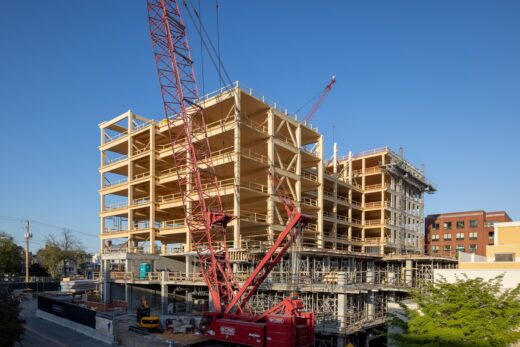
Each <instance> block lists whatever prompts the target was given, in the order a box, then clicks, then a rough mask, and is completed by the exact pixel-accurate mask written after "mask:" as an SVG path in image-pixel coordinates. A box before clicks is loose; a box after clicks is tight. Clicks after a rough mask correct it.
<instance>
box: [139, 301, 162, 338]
mask: <svg viewBox="0 0 520 347" xmlns="http://www.w3.org/2000/svg"><path fill="white" fill-rule="evenodd" d="M137 328H139V329H144V330H147V331H160V330H161V320H160V319H159V316H151V315H150V306H148V303H147V302H146V297H145V296H144V295H143V296H142V297H141V303H140V304H139V307H138V308H137Z"/></svg>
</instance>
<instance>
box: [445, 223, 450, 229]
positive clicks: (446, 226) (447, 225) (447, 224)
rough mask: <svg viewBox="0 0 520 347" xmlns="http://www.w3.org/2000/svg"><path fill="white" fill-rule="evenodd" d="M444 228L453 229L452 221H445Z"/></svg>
mask: <svg viewBox="0 0 520 347" xmlns="http://www.w3.org/2000/svg"><path fill="white" fill-rule="evenodd" d="M444 229H447V230H449V229H451V222H444Z"/></svg>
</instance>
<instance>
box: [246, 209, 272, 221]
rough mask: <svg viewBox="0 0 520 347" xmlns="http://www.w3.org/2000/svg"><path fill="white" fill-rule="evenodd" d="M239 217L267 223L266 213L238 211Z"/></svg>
mask: <svg viewBox="0 0 520 347" xmlns="http://www.w3.org/2000/svg"><path fill="white" fill-rule="evenodd" d="M240 219H241V220H247V221H250V222H257V223H267V215H266V214H264V213H258V212H252V211H242V210H241V211H240Z"/></svg>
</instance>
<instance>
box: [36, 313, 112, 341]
mask: <svg viewBox="0 0 520 347" xmlns="http://www.w3.org/2000/svg"><path fill="white" fill-rule="evenodd" d="M36 317H38V318H41V319H45V320H48V321H50V322H53V323H56V324H58V325H61V326H63V327H66V328H69V329H72V330H74V331H76V332H78V333H80V334H83V335H87V336H89V337H91V338H93V339H96V340H98V341H100V342H103V343H105V344H107V345H112V342H113V340H114V337H113V335H105V334H103V333H101V332H100V331H97V330H96V329H92V328H89V327H87V326H85V325H82V324H78V323H76V322H72V321H70V320H68V319H64V318H61V317H58V316H55V315H53V314H50V313H47V312H44V311H42V310H36ZM104 331H108V330H107V329H105V330H104Z"/></svg>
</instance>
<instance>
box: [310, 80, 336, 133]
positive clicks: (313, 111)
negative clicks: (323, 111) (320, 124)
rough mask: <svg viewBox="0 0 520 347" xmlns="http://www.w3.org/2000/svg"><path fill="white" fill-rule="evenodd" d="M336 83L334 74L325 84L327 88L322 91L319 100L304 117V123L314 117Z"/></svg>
mask: <svg viewBox="0 0 520 347" xmlns="http://www.w3.org/2000/svg"><path fill="white" fill-rule="evenodd" d="M335 84H336V77H335V76H332V79H331V80H330V82H329V83H328V84H327V85H326V86H325V88H324V89H323V91H322V92H321V94H320V96H319V98H318V100H316V102H315V103H314V104H313V105H312V107H311V109H310V111H309V112H308V113H307V114H306V115H305V117H304V118H303V122H304V123H306V122H309V121H310V120H311V119H312V117H314V115H315V114H316V111H318V109H319V108H320V106H321V104H322V103H323V101H325V99H326V98H327V95H329V92H330V91H331V90H332V87H334V85H335Z"/></svg>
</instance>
